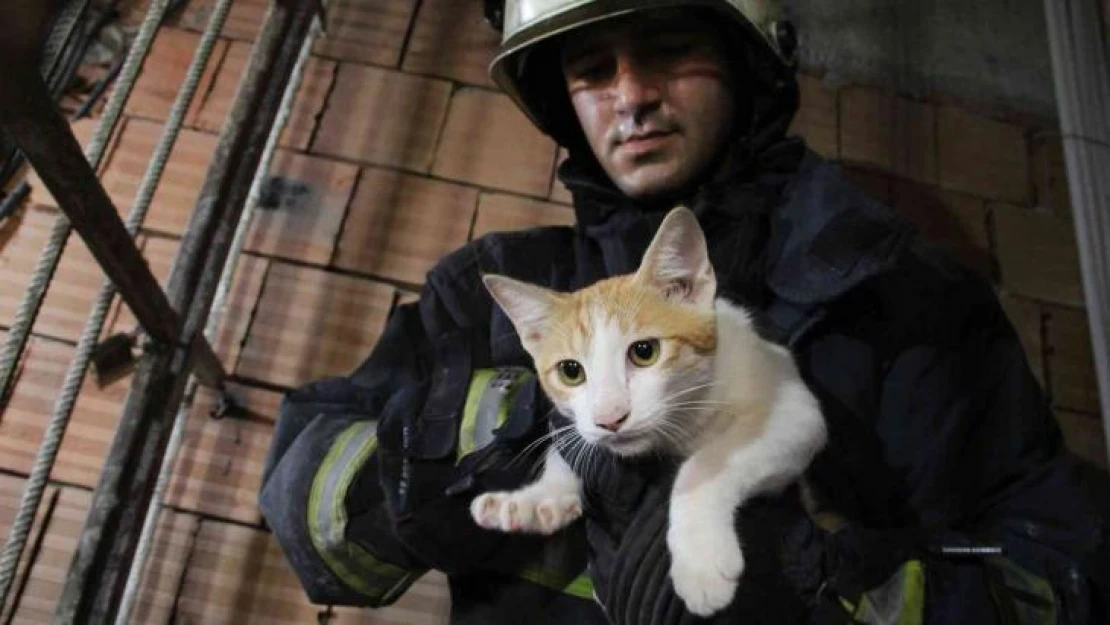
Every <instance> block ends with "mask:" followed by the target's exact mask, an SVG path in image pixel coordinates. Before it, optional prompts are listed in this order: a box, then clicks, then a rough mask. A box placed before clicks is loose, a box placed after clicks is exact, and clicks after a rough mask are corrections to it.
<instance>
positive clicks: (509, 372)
mask: <svg viewBox="0 0 1110 625" xmlns="http://www.w3.org/2000/svg"><path fill="white" fill-rule="evenodd" d="M531 377H532V372H531V371H529V370H528V369H525V368H523V367H500V368H497V369H479V370H477V371H475V372H474V374H473V375H472V376H471V381H470V389H469V390H468V391H467V394H468V396H467V402H466V407H465V408H464V411H463V418H462V422H461V423H460V425H459V430H460V431H459V448H458V458H459V459H460V460H461V459H462V458H463V457H464V456H466V455H469V454H471V453H473V452H475V451H478V450H479V449H482V448H483V447H486V446H487V445H489V444H490V443H492V442H493V439H494V434H493V433H494V431H495V430H496V429H497V428H499V427H501V425H502V424H503V423H504V422H505V419H506V418H508V414H509V405H510V404H511V403H512V400H513V395H514V394H515V393H516V391H517V390H518V389H519V388H520V384H521V382H523V381H525V380H528V379H531Z"/></svg>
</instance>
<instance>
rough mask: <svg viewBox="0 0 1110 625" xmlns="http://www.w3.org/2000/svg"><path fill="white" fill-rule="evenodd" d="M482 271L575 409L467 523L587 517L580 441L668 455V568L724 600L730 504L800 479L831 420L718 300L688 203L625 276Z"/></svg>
mask: <svg viewBox="0 0 1110 625" xmlns="http://www.w3.org/2000/svg"><path fill="white" fill-rule="evenodd" d="M484 281H485V284H486V287H487V288H488V289H489V291H490V292H491V293H492V295H493V297H494V299H495V300H496V301H497V302H498V304H499V305H500V306H501V308H502V309H503V310H504V311H505V312H506V314H507V315H508V316H509V318H510V319H511V320H512V322H513V325H514V327H515V328H516V330H517V333H518V334H519V335H520V337H521V341H522V343H523V345H524V348H525V349H526V350H527V351H528V353H529V354H530V355H531V356H532V358H533V360H534V363H535V367H536V371H537V372H538V376H539V380H540V383H541V385H542V386H543V389H544V391H545V392H546V393H547V395H548V396H549V397H550V398H551V400H552V402H553V403H554V405H555V407H556V408H557V409H558V410H559V411H560V412H561V413H562V414H564V415H565V416H567V417H568V418H569V419H570V420H572V421H573V424H574V425H573V429H572V430H570V431H569V432H567V433H570V434H573V437H572V438H573V439H574V440H573V441H572V442H573V443H575V445H571V446H569V447H568V445H566V444H562V445H560V444H555V445H552V446H551V447H550V448H549V450H548V452H547V457H546V460H545V465H544V470H543V473H542V474H541V476H540V477H539V479H538V480H537V481H535V482H534V483H532V484H530V485H528V486H526V487H524V488H521V489H519V490H516V491H511V492H496V493H486V494H483V495H480V496H478V497H477V498H475V500H474V501H473V503H472V504H471V513H472V515H473V517H474V519H475V521H476V522H477V523H478V524H479V525H480V526H482V527H485V528H489V529H497V530H502V531H509V532H539V533H544V534H550V533H552V532H555V531H557V530H559V529H561V528H563V527H565V526H566V525H568V524H570V523H571V522H573V521H574V520H575V519H577V518H578V517H579V516H581V514H582V488H581V482H580V481H579V478H578V477H577V476H576V475H575V473H574V470H573V469H572V468H571V466H570V465H571V464H572V463H574V464H576V463H577V461H580V460H581V459H582V458H583V457H584V456H583V451H584V450H589V451H596V450H597V448H601V449H604V450H607V451H609V452H612V453H616V454H618V455H621V456H626V457H627V456H636V455H639V454H645V453H649V452H655V451H667V452H670V453H675V454H678V455H679V456H680V457H681V458H682V459H683V460H682V464H681V466H680V468H679V472H678V475H677V477H676V480H675V483H674V489H673V491H672V493H671V497H670V509H669V511H668V520H669V525H668V529H667V546H668V548H669V550H670V553H671V570H670V575H671V580H672V582H673V584H674V588H675V591H676V593H677V594H678V596H679V597H681V598H682V600H683V601H684V602H685V604H686V606H687V608H688V609H689V610H690V611H691V612H693V613H694V614H698V615H702V616H706V615H709V614H712V613H713V612H716V611H717V610H719V609H721V608H723V607H725V606H726V605H728V604H729V603H730V602H731V600H732V596H733V594H734V593H735V590H736V585H737V582H738V581H739V579H740V576H741V574H742V573H743V571H744V556H743V551H742V549H741V546H740V539H739V537H738V536H737V534H736V529H735V524H734V513H735V511H736V509H737V507H739V506H741V505H742V504H743V503H744V502H745V501H747V500H749V499H750V498H752V497H753V496H755V495H757V494H760V493H768V492H774V491H778V490H781V489H783V488H785V487H786V486H788V485H790V484H791V483H793V482H795V481H796V480H798V479H799V478H800V477H801V475H802V473H803V471H804V470H805V469H806V467H807V466H808V465H809V464H810V462H811V460H812V459H813V457H814V455H816V453H817V452H818V451H819V450H820V449H821V448H822V447H823V446H824V444H825V440H826V430H825V422H824V419H823V418H822V416H821V412H820V409H819V407H818V403H817V400H816V399H815V398H814V396H813V395H812V394H811V393H810V391H809V390H808V389H807V388H806V386H805V384H804V383H803V382H802V379H801V377H800V376H799V374H798V371H797V369H796V367H795V365H794V362H793V359H792V358H791V355H790V353H789V352H788V351H787V350H785V349H783V348H781V347H779V346H777V345H775V344H773V343H771V342H769V341H766V340H763V339H762V338H761V337H759V336H758V335H757V333H756V332H755V329H754V328H753V326H752V322H751V319H750V318H749V316H748V314H747V313H746V312H745V311H744V310H743V309H741V308H740V307H738V306H736V305H734V304H732V303H730V302H728V301H726V300H724V299H719V298H716V297H715V295H716V288H717V284H716V278H715V276H714V273H713V268H712V266H711V265H710V263H709V257H708V254H707V252H706V243H705V237H704V235H703V233H702V231H701V227H700V226H699V225H698V222H697V219H696V218H695V217H694V214H693V213H691V212H690V211H689V210H687V209H685V208H678V209H675V210H673V211H671V212H670V214H668V215H667V217H666V219H665V220H664V221H663V224H662V225H661V226H660V228H659V231H658V233H657V234H656V235H655V239H654V240H653V241H652V243H651V245H650V246H649V248H648V250H647V252H646V253H645V255H644V259H643V261H642V263H641V265H640V268H639V269H638V270H637V272H636V273H635V274H632V275H627V276H618V277H614V278H610V279H607V280H604V281H601V282H598V283H597V284H594V285H592V286H590V287H587V288H584V289H582V290H579V291H577V292H573V293H559V292H555V291H550V290H548V289H544V288H541V287H538V286H534V285H530V284H526V283H523V282H519V281H516V280H512V279H510V278H506V277H503V276H496V275H486V276H484ZM556 440H557V441H558V440H559V439H556ZM565 440H566V439H563V442H564V443H565ZM560 450H562V453H561V452H560ZM568 451H573V453H569V454H568V453H567V452H568ZM564 455H566V456H567V457H568V458H570V459H571V460H572V462H571V463H568V461H567V459H565V458H564Z"/></svg>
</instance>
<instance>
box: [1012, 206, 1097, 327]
mask: <svg viewBox="0 0 1110 625" xmlns="http://www.w3.org/2000/svg"><path fill="white" fill-rule="evenodd" d="M994 222H995V236H996V239H997V245H998V263H999V266H1000V270H1001V274H1002V284H1003V285H1005V286H1006V288H1008V289H1009V290H1011V291H1013V292H1014V293H1017V294H1020V295H1025V296H1028V297H1032V298H1035V299H1041V300H1047V301H1050V302H1058V303H1061V304H1068V305H1071V306H1077V307H1079V306H1083V288H1082V286H1081V283H1080V277H1079V276H1080V274H1079V257H1078V253H1077V251H1076V242H1075V231H1074V229H1073V226H1072V224H1071V223H1070V222H1068V221H1066V220H1064V219H1060V218H1058V217H1054V216H1052V215H1046V214H1043V213H1038V212H1033V211H1030V210H1025V209H1021V208H1018V207H1016V206H1008V205H998V206H995V207H994Z"/></svg>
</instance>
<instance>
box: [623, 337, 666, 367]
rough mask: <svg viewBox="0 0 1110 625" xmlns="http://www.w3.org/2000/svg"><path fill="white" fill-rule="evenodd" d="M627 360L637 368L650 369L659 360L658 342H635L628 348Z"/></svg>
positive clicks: (655, 340) (651, 340) (654, 340)
mask: <svg viewBox="0 0 1110 625" xmlns="http://www.w3.org/2000/svg"><path fill="white" fill-rule="evenodd" d="M628 359H629V360H631V361H632V364H634V365H636V366H637V367H650V366H651V365H653V364H655V361H656V360H659V340H658V339H648V340H646V341H636V342H635V343H633V344H632V345H631V346H630V347H629V348H628Z"/></svg>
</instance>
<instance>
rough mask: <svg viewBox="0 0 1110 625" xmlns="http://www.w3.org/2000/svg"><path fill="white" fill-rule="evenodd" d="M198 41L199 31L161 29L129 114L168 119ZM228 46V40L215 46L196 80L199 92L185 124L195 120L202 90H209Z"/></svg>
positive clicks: (134, 94) (151, 50) (132, 95)
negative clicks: (198, 79)
mask: <svg viewBox="0 0 1110 625" xmlns="http://www.w3.org/2000/svg"><path fill="white" fill-rule="evenodd" d="M199 44H200V35H198V34H197V33H192V32H188V31H184V30H179V29H176V28H163V29H161V30H160V31H158V35H157V36H156V37H155V39H154V43H153V45H152V46H151V49H150V55H149V56H147V58H146V61H145V62H143V68H142V70H141V72H140V73H139V79H138V80H137V81H136V82H135V87H134V90H133V91H132V93H131V97H130V98H128V100H127V106H126V107H125V108H124V111H125V112H126V113H127V114H128V115H137V116H139V117H146V118H149V119H153V120H157V121H165V120H166V119H167V118H168V117H169V116H170V109H171V108H172V107H173V103H174V100H176V99H177V92H178V91H179V90H180V89H181V86H182V85H183V84H184V83H185V77H186V76H187V75H188V73H189V65H190V63H192V61H193V53H194V52H195V51H196V49H197V46H198V45H199ZM226 50H227V42H226V41H217V42H216V45H215V46H214V47H213V48H212V56H211V57H210V58H209V59H208V64H207V65H205V69H204V73H203V74H202V75H201V79H200V82H199V83H198V84H197V91H196V95H194V96H193V101H192V102H191V103H190V105H189V110H188V112H187V114H186V115H185V120H184V121H185V123H186V124H191V123H192V122H193V119H194V118H195V116H196V114H197V111H198V110H199V108H200V100H201V94H204V93H205V92H207V91H208V88H209V86H210V85H211V84H212V80H213V78H214V77H215V73H216V68H217V67H218V66H219V63H220V59H221V58H223V55H224V52H225V51H226Z"/></svg>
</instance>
